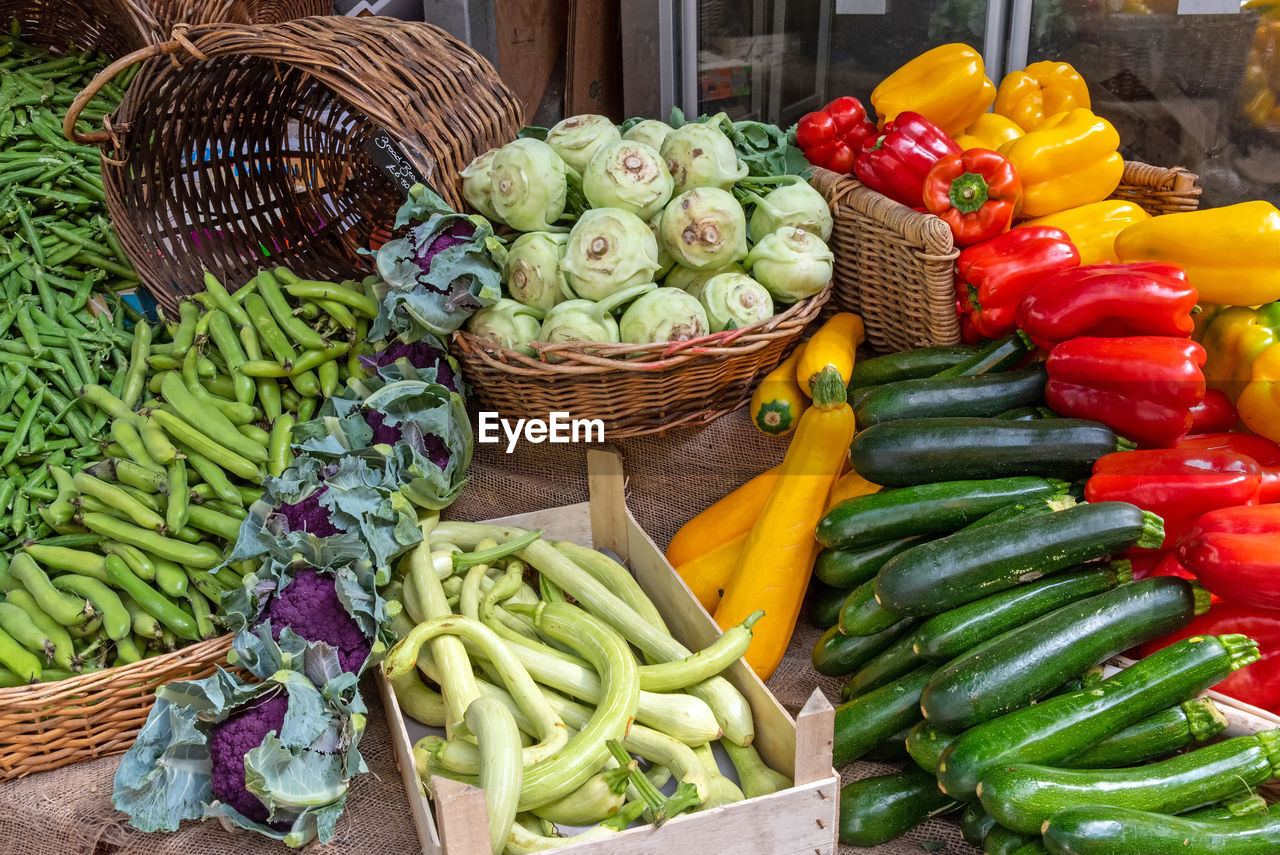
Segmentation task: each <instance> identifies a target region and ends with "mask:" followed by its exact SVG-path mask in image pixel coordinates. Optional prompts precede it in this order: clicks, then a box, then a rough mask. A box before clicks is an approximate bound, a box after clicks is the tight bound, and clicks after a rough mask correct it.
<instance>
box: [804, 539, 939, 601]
mask: <svg viewBox="0 0 1280 855" xmlns="http://www.w3.org/2000/svg"><path fill="white" fill-rule="evenodd" d="M919 542H920V538H918V537H903V538H899V539H897V540H886V541H884V542H883V543H877V544H875V545H873V546H864V547H862V548H861V549H824V550H822V551H821V552H819V553H818V558H817V560H816V561H814V563H813V575H814V577H815V578H817V579H820V580H821V581H823V582H825V583H826V584H828V585H830V586H831V587H833V588H843V589H845V590H847V591H851V590H853V589H854V588H856V587H858V586H859V585H861V584H862V583H863V582H868V581H870V580H872V579H874V578H875V575H876V573H877V572H879V570H880V568H881V567H883V566H884V563H885V562H886V561H888V560H889V559H890V558H892V557H893V556H895V555H897V554H898V553H899V552H906V551H907V550H908V549H910V548H911V547H913V546H915V545H916V544H918V543H919Z"/></svg>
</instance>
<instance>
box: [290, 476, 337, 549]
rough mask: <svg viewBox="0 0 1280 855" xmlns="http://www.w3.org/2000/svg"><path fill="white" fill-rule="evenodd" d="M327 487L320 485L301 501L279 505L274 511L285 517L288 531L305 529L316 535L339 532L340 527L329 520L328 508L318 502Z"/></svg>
mask: <svg viewBox="0 0 1280 855" xmlns="http://www.w3.org/2000/svg"><path fill="white" fill-rule="evenodd" d="M328 489H329V488H328V487H321V488H320V489H319V490H316V491H315V492H314V493H312V494H311V495H310V496H307V497H306V498H305V499H302V500H301V501H298V502H294V503H293V504H291V505H290V504H283V505H281V506H280V507H279V508H277V509H276V511H275V512H276V513H278V514H280V515H281V516H282V517H284V518H285V521H286V522H287V523H288V524H289V530H290V531H305V532H308V533H309V534H313V535H315V536H316V537H332V536H333V535H335V534H341V533H342V529H340V528H338V527H337V526H335V525H334V524H333V523H332V522H330V521H329V510H328V508H325V507H324V506H323V505H321V504H320V497H321V496H323V495H324V492H325V491H326V490H328Z"/></svg>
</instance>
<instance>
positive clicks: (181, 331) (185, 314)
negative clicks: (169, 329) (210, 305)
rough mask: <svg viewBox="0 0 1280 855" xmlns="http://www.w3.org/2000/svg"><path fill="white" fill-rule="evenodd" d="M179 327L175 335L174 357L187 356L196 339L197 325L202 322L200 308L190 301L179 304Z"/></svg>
mask: <svg viewBox="0 0 1280 855" xmlns="http://www.w3.org/2000/svg"><path fill="white" fill-rule="evenodd" d="M178 318H179V322H178V326H177V329H175V330H174V333H173V355H174V356H176V357H179V358H181V357H183V356H186V354H187V350H188V349H190V347H191V345H192V343H194V342H195V339H196V324H197V323H199V322H200V307H199V306H197V305H196V304H195V303H193V302H191V301H190V300H184V301H183V302H181V303H180V304H178Z"/></svg>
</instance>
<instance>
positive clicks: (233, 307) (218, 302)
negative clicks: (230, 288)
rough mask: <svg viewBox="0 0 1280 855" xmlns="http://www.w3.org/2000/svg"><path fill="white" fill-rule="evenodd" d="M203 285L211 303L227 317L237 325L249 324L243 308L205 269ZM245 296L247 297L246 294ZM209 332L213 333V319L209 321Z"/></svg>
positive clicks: (244, 325)
mask: <svg viewBox="0 0 1280 855" xmlns="http://www.w3.org/2000/svg"><path fill="white" fill-rule="evenodd" d="M204 287H205V291H206V293H208V294H209V296H210V297H211V298H212V301H213V304H214V305H215V306H217V307H218V309H220V310H221V311H223V312H225V313H226V316H227V318H228V319H230V320H231V321H234V322H235V324H236V325H237V326H239V327H247V326H249V316H248V314H246V313H245V310H244V308H243V307H242V306H241V305H240V304H239V303H237V302H236V301H235V300H233V299H232V298H231V295H230V294H229V293H227V289H226V288H224V287H223V285H222V283H221V282H219V281H218V278H217V277H216V276H214V275H213V274H212V273H210V272H209V271H207V270H206V271H205V272H204ZM242 290H243V289H242ZM245 296H246V297H247V296H248V294H245ZM209 332H210V333H213V321H210V322H209Z"/></svg>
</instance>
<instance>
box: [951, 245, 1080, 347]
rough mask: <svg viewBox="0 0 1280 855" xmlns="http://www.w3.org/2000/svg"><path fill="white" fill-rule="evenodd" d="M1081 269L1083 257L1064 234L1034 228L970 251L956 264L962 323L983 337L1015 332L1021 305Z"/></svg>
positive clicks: (961, 255) (970, 248)
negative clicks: (1042, 286) (1051, 281)
mask: <svg viewBox="0 0 1280 855" xmlns="http://www.w3.org/2000/svg"><path fill="white" fill-rule="evenodd" d="M1079 264H1080V252H1079V251H1078V250H1077V249H1076V245H1075V244H1073V243H1072V242H1071V238H1070V236H1069V235H1068V234H1067V233H1066V232H1064V231H1063V230H1062V229H1055V228H1053V227H1052V226H1031V227H1028V228H1022V229H1014V230H1013V231H1011V232H1005V233H1004V234H1002V235H1000V236H999V237H995V238H992V239H991V240H989V241H984V242H983V243H980V244H976V245H975V246H971V247H968V248H966V249H964V250H963V251H962V252H961V253H960V257H959V258H958V259H956V271H957V272H956V296H957V298H958V299H959V301H960V306H961V316H962V323H963V319H964V317H966V316H967V318H968V320H969V323H970V324H971V325H972V327H973V329H974V330H975V331H976V332H977V334H978V335H980V336H985V337H986V338H1000V337H1001V336H1004V335H1008V334H1009V333H1011V332H1013V329H1014V326H1015V323H1016V317H1017V311H1018V305H1019V304H1020V303H1021V302H1022V298H1023V297H1025V296H1026V294H1027V291H1029V290H1031V287H1032V286H1033V285H1035V284H1036V283H1037V282H1039V281H1040V280H1041V279H1044V278H1045V277H1047V276H1052V275H1053V274H1055V273H1058V272H1060V271H1064V270H1070V269H1071V268H1073V267H1076V266H1078V265H1079Z"/></svg>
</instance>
